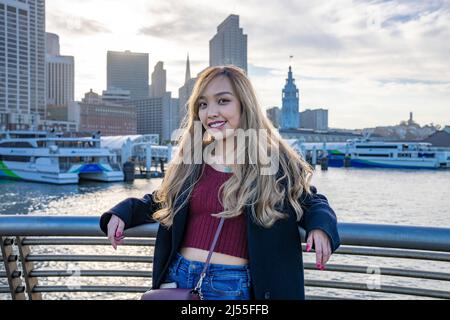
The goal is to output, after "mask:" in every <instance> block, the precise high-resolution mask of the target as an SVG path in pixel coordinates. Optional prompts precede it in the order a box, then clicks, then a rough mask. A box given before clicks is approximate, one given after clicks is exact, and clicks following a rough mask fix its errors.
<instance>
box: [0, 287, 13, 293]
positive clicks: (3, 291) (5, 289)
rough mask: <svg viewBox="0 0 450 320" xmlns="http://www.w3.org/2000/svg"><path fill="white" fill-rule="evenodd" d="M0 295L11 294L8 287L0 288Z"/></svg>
mask: <svg viewBox="0 0 450 320" xmlns="http://www.w3.org/2000/svg"><path fill="white" fill-rule="evenodd" d="M0 293H11V290H10V289H9V287H0Z"/></svg>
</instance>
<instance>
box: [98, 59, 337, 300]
mask: <svg viewBox="0 0 450 320" xmlns="http://www.w3.org/2000/svg"><path fill="white" fill-rule="evenodd" d="M188 105H189V110H188V113H187V115H186V118H185V121H184V122H183V133H182V135H181V137H180V139H179V143H178V146H179V147H178V151H177V154H176V155H175V156H174V159H173V160H172V161H171V162H170V163H169V165H168V168H167V171H166V174H165V177H164V179H163V181H162V184H161V186H160V187H159V189H158V190H156V191H155V192H153V193H152V194H147V195H145V196H144V198H142V199H136V198H128V199H125V200H124V201H122V202H120V203H119V204H117V205H116V206H114V207H113V208H111V209H110V210H109V211H108V212H106V213H104V214H103V215H102V217H101V222H100V226H101V228H102V230H103V231H104V232H105V233H106V234H107V235H108V238H109V239H110V241H111V243H112V245H113V246H114V247H116V246H117V245H119V244H121V243H122V241H123V231H124V229H126V228H131V227H134V226H137V225H140V224H143V223H151V222H159V223H160V226H159V230H158V235H157V240H156V244H155V252H154V260H153V261H154V263H153V286H152V289H153V290H155V289H158V288H160V286H161V288H162V287H164V288H165V290H170V289H168V288H167V286H169V287H173V286H174V285H175V286H178V288H182V289H192V290H194V291H195V292H197V293H199V294H201V297H202V298H204V299H206V300H216V299H219V300H223V299H227V300H229V299H232V300H248V299H304V283H303V282H304V281H303V262H302V248H301V239H300V234H299V232H298V227H299V226H302V227H303V228H304V229H305V230H306V233H307V245H306V247H307V251H310V250H311V249H312V248H315V251H316V263H317V269H320V270H323V269H324V265H325V263H327V261H328V259H329V258H330V256H331V254H332V252H334V251H335V250H336V249H337V248H338V247H339V244H340V241H339V235H338V232H337V221H336V215H335V213H334V211H333V209H331V207H330V206H329V204H328V201H327V199H326V197H325V196H323V195H321V194H318V193H317V190H316V188H315V187H314V186H311V185H310V183H309V181H310V178H311V175H312V169H311V167H310V166H309V165H308V163H307V162H305V161H304V160H303V158H302V157H301V156H300V155H299V154H297V153H296V152H295V151H294V150H293V149H292V148H291V147H290V146H289V145H288V144H287V143H286V142H285V141H283V139H282V138H281V137H280V136H279V134H278V132H277V131H276V130H275V128H274V127H273V126H272V124H271V123H270V121H269V120H268V119H267V118H266V116H265V115H264V113H263V112H262V110H261V108H260V106H259V103H258V101H257V99H256V95H255V92H254V89H253V86H252V85H251V83H250V80H249V79H248V77H247V76H246V74H245V72H244V71H243V70H241V69H239V68H237V67H234V66H217V67H210V68H207V69H206V70H205V71H203V72H202V74H201V75H200V76H199V78H198V80H197V82H196V84H195V86H194V89H193V92H192V95H191V96H190V98H189V103H188ZM196 125H199V126H200V127H201V130H202V132H201V133H202V134H200V135H199V134H197V132H196V130H195V128H196ZM252 130H256V131H263V132H265V135H264V136H265V137H266V138H267V139H256V140H255V139H245V141H244V143H243V144H241V145H239V144H236V143H234V142H235V140H236V139H238V138H239V136H238V133H239V132H241V131H244V132H245V131H247V132H248V131H252ZM254 144H256V145H254ZM210 147H212V149H213V151H214V161H213V162H210V161H209V160H210V159H209V158H208V156H207V155H208V154H207V153H206V152H205V150H207V149H208V148H210ZM254 147H256V149H257V150H269V151H270V155H269V157H271V158H272V159H271V160H273V161H274V162H276V163H277V164H278V166H277V170H276V171H275V172H273V173H270V174H267V173H266V171H264V166H263V163H261V161H260V158H257V159H256V161H253V160H254V159H253V160H252V161H244V163H240V162H237V161H234V160H236V159H237V155H239V154H241V153H242V152H243V153H246V151H247V150H249V149H252V148H254ZM241 149H243V150H241ZM198 152H200V154H201V155H202V158H201V159H200V160H201V161H199V162H197V161H194V163H192V162H188V161H184V160H185V157H184V156H185V155H186V154H188V155H191V154H195V153H198ZM228 156H229V157H228ZM230 158H231V159H233V161H232V162H231V163H229V162H225V161H224V160H225V159H227V160H228V159H230ZM190 159H192V158H190ZM245 159H247V158H245ZM195 160H197V159H195ZM208 249H209V251H208ZM274 261H277V268H273V262H274Z"/></svg>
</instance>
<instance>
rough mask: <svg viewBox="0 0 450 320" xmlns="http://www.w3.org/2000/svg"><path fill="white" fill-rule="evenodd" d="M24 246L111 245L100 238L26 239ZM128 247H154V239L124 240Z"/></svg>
mask: <svg viewBox="0 0 450 320" xmlns="http://www.w3.org/2000/svg"><path fill="white" fill-rule="evenodd" d="M22 245H26V246H30V245H111V242H109V240H108V239H105V238H103V239H99V238H87V239H86V238H25V239H23V240H22ZM123 245H127V246H154V245H155V240H154V239H150V240H148V239H124V241H123Z"/></svg>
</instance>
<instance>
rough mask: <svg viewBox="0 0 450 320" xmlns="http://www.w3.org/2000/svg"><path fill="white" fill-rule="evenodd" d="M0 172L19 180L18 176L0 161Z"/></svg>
mask: <svg viewBox="0 0 450 320" xmlns="http://www.w3.org/2000/svg"><path fill="white" fill-rule="evenodd" d="M0 170H1V171H3V172H4V173H5V175H7V176H8V177H11V178H19V179H20V176H18V175H17V174H15V173H14V172H12V171H11V170H9V169H8V167H7V166H6V164H4V163H3V161H0Z"/></svg>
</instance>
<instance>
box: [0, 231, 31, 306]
mask: <svg viewBox="0 0 450 320" xmlns="http://www.w3.org/2000/svg"><path fill="white" fill-rule="evenodd" d="M0 240H1V241H0V247H1V251H2V257H3V262H4V264H5V271H6V277H7V278H8V284H9V289H10V291H11V298H12V299H13V300H26V299H27V298H26V296H25V287H24V286H23V285H22V279H21V278H20V276H21V272H20V271H19V270H18V267H17V255H15V254H13V244H14V238H8V237H1V238H0Z"/></svg>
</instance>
